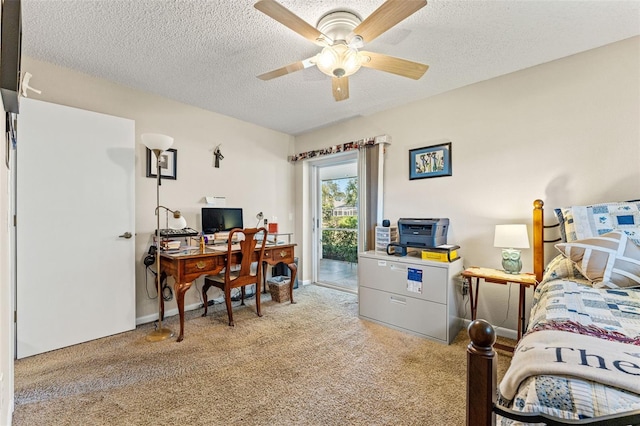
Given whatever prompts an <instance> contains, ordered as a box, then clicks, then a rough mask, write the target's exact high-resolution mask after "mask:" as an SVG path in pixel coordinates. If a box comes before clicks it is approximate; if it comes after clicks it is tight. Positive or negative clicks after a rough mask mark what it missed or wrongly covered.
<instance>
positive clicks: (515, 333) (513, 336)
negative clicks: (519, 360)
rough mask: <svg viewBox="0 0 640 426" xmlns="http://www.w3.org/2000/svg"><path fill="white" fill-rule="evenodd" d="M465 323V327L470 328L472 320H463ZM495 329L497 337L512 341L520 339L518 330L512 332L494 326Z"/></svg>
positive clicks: (508, 329)
mask: <svg viewBox="0 0 640 426" xmlns="http://www.w3.org/2000/svg"><path fill="white" fill-rule="evenodd" d="M463 322H464V327H465V328H468V327H469V324H470V323H471V320H468V319H463ZM492 325H493V324H492ZM493 328H494V330H495V331H496V335H498V336H500V337H504V338H507V339H511V340H517V339H518V331H517V330H511V329H510V328H504V327H496V326H493Z"/></svg>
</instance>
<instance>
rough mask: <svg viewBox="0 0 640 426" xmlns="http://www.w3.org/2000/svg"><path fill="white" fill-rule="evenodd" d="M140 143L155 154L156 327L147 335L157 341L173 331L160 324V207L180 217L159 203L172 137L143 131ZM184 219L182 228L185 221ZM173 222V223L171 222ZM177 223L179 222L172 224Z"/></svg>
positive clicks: (175, 218)
mask: <svg viewBox="0 0 640 426" xmlns="http://www.w3.org/2000/svg"><path fill="white" fill-rule="evenodd" d="M140 138H141V139H142V143H143V144H144V145H145V146H146V147H147V148H149V149H150V150H151V151H153V153H154V154H155V156H156V178H157V181H156V210H155V212H156V219H157V220H156V285H157V288H158V327H157V328H156V329H155V330H153V331H152V332H151V333H149V335H147V340H148V341H149V342H159V341H161V340H165V339H168V338H169V337H171V336H173V331H171V330H170V329H168V328H164V327H163V326H162V299H161V297H162V287H161V283H160V208H164V209H166V210H167V211H171V212H172V213H173V217H174V220H177V219H180V218H181V215H180V212H174V211H172V210H169V209H168V208H166V207H164V206H161V205H160V155H161V154H162V153H163V152H164V151H166V150H167V149H169V147H170V146H171V145H172V144H173V138H172V137H170V136H166V135H161V134H158V133H144V134H142V135H141V136H140ZM176 214H177V217H176ZM182 221H184V226H182V228H184V227H185V226H186V221H185V220H184V218H182ZM172 224H174V223H172ZM174 225H179V224H174Z"/></svg>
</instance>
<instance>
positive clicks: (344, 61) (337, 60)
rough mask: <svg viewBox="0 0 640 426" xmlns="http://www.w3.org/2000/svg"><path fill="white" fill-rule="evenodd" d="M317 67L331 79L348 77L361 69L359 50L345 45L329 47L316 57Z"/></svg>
mask: <svg viewBox="0 0 640 426" xmlns="http://www.w3.org/2000/svg"><path fill="white" fill-rule="evenodd" d="M316 66H317V67H318V69H319V70H320V71H322V72H323V73H325V74H326V75H328V76H330V77H348V76H350V75H352V74H354V73H355V72H356V71H358V70H359V69H360V66H361V63H360V57H359V56H358V50H357V49H354V48H352V47H348V46H346V45H344V44H337V45H334V46H327V47H325V48H324V49H322V52H320V53H319V54H318V55H317V56H316Z"/></svg>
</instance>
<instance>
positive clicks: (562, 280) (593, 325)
mask: <svg viewBox="0 0 640 426" xmlns="http://www.w3.org/2000/svg"><path fill="white" fill-rule="evenodd" d="M550 265H551V264H550ZM567 275H568V274H566V273H563V274H561V275H560V276H558V274H555V273H554V272H553V270H552V271H550V272H549V273H548V274H547V275H545V277H546V278H545V280H543V282H542V283H541V284H540V285H539V286H538V288H537V289H536V291H535V293H534V301H533V307H532V309H531V314H530V318H529V326H528V328H527V332H526V333H525V336H524V337H523V339H522V340H521V341H520V344H519V345H518V348H517V349H516V350H519V349H520V348H521V346H522V345H525V344H527V341H529V338H528V336H530V335H531V336H533V335H535V334H538V333H542V332H543V331H545V330H556V331H558V330H562V331H564V332H571V333H576V334H580V335H583V336H588V337H591V338H598V339H604V340H609V341H613V342H618V344H624V345H628V348H629V351H628V352H630V353H637V352H639V351H638V345H639V343H640V289H615V290H613V289H606V288H601V289H594V288H593V287H591V286H590V285H588V281H587V280H586V279H583V278H582V277H580V276H571V277H568V276H567ZM569 275H570V274H569ZM558 332H559V331H558ZM567 334H568V333H567ZM590 360H591V361H593V360H595V358H591V359H590ZM525 362H527V363H531V361H525ZM518 364H519V361H518V359H517V358H516V356H514V359H513V360H512V363H511V367H510V370H511V369H512V368H515V369H520V368H522V366H519V365H518ZM635 364H638V365H640V360H638V361H637V362H635ZM539 373H541V372H539ZM510 374H512V373H511V372H507V375H510ZM506 377H508V376H506ZM639 381H640V379H639ZM506 396H507V395H499V396H498V403H499V404H500V405H503V406H505V407H508V408H511V409H513V410H518V411H523V412H541V413H547V414H550V415H553V416H555V417H559V418H563V419H581V418H590V417H598V416H603V415H606V414H612V413H618V412H623V411H630V410H638V409H640V394H638V393H635V392H630V391H627V390H623V389H620V388H617V387H612V386H610V385H607V384H603V383H599V382H598V381H594V380H587V379H581V378H576V377H572V376H571V375H566V374H557V373H553V374H545V373H541V374H538V375H532V376H530V377H528V378H526V379H524V380H523V381H522V382H521V383H520V385H519V387H518V388H517V391H516V392H515V395H513V396H512V395H508V396H509V397H508V398H507V397H506ZM498 424H502V425H520V424H521V423H519V422H513V421H511V420H508V419H504V418H498Z"/></svg>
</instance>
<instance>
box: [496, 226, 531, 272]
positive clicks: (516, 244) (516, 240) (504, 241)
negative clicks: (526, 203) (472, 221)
mask: <svg viewBox="0 0 640 426" xmlns="http://www.w3.org/2000/svg"><path fill="white" fill-rule="evenodd" d="M493 246H494V247H502V268H503V269H504V271H505V272H506V273H508V274H514V275H515V274H519V273H520V271H521V270H522V261H521V260H520V250H517V249H519V248H529V234H528V233H527V225H522V224H517V225H496V232H495V236H494V240H493Z"/></svg>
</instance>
